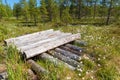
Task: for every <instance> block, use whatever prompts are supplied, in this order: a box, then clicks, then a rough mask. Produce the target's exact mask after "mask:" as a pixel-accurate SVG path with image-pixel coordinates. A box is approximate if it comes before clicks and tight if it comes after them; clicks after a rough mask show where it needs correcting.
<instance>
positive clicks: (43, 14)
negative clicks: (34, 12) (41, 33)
mask: <svg viewBox="0 0 120 80" xmlns="http://www.w3.org/2000/svg"><path fill="white" fill-rule="evenodd" d="M40 3H41V6H40V14H41V18H42V20H43V22H44V21H45V20H46V18H48V12H47V8H46V7H47V6H46V3H45V0H41V2H40Z"/></svg>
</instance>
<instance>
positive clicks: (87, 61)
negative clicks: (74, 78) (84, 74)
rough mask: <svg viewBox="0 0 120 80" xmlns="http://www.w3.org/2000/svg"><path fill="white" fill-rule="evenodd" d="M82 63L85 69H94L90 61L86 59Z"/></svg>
mask: <svg viewBox="0 0 120 80" xmlns="http://www.w3.org/2000/svg"><path fill="white" fill-rule="evenodd" d="M82 61H83V65H84V66H85V67H86V69H88V70H92V69H94V68H95V64H94V63H93V62H92V61H90V60H88V59H83V60H82Z"/></svg>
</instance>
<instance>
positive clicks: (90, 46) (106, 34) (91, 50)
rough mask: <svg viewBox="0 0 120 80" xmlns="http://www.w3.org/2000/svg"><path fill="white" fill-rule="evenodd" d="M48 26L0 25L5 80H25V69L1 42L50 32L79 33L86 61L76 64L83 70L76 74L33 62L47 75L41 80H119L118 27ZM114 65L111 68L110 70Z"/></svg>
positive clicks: (14, 51) (1, 56)
mask: <svg viewBox="0 0 120 80" xmlns="http://www.w3.org/2000/svg"><path fill="white" fill-rule="evenodd" d="M52 25H53V24H52V23H47V24H39V26H37V27H23V26H19V27H18V26H16V25H15V24H14V23H9V22H8V24H3V23H2V24H1V23H0V62H1V63H5V64H6V65H7V71H8V78H9V80H27V71H26V70H27V68H28V67H27V65H26V63H24V62H23V61H22V60H21V57H20V55H19V53H18V51H17V50H16V48H15V47H12V46H10V47H6V46H5V45H4V40H5V39H7V38H11V37H16V36H20V35H24V34H28V33H33V32H37V31H41V30H47V29H50V28H53V29H55V30H61V31H63V32H71V33H78V32H80V33H81V39H80V40H82V41H85V42H86V43H87V45H86V46H81V45H80V47H84V48H85V49H86V54H87V55H90V57H91V58H90V59H87V60H86V59H83V60H81V61H80V62H81V63H82V64H83V65H84V67H82V68H79V69H78V71H71V70H69V69H67V68H64V66H63V65H62V66H60V67H56V66H55V65H54V64H53V63H51V62H49V61H41V60H38V61H37V62H38V63H39V64H40V65H42V66H43V67H44V68H45V69H47V70H49V71H50V73H51V74H49V75H45V76H42V77H41V79H42V80H67V79H69V80H80V79H82V80H119V79H120V72H119V71H120V63H119V61H120V59H119V58H120V34H119V30H120V28H119V27H113V26H104V27H95V26H89V25H88V26H82V25H79V26H59V27H58V26H57V27H56V26H52ZM113 65H114V66H113Z"/></svg>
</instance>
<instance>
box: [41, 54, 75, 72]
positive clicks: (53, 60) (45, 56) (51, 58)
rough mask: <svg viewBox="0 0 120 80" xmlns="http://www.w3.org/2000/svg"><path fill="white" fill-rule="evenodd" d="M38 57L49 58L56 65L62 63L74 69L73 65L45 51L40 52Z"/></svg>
mask: <svg viewBox="0 0 120 80" xmlns="http://www.w3.org/2000/svg"><path fill="white" fill-rule="evenodd" d="M39 57H40V58H41V59H43V60H49V61H50V62H52V63H54V64H55V65H57V66H60V65H64V66H66V67H68V68H69V69H71V70H75V67H73V66H71V65H69V64H66V63H65V62H63V61H61V60H59V59H57V58H54V57H53V56H51V55H49V54H47V53H42V54H40V56H39Z"/></svg>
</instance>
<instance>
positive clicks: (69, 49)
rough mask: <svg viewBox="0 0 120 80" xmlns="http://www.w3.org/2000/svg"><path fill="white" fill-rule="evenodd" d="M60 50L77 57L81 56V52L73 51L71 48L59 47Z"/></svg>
mask: <svg viewBox="0 0 120 80" xmlns="http://www.w3.org/2000/svg"><path fill="white" fill-rule="evenodd" d="M60 48H61V49H63V50H67V51H69V52H72V53H75V54H76V55H78V56H81V52H79V51H76V50H73V49H71V48H69V47H67V46H60Z"/></svg>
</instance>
